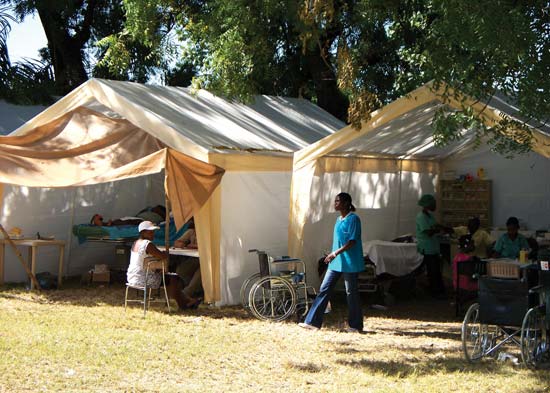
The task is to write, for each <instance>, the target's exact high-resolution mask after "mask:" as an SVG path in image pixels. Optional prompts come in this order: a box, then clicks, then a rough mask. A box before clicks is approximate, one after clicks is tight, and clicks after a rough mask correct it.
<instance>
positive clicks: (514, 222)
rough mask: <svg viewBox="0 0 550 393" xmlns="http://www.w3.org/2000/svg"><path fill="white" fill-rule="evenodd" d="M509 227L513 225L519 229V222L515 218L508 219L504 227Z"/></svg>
mask: <svg viewBox="0 0 550 393" xmlns="http://www.w3.org/2000/svg"><path fill="white" fill-rule="evenodd" d="M509 225H513V226H515V227H516V228H519V220H518V219H517V217H509V218H508V219H507V220H506V226H509Z"/></svg>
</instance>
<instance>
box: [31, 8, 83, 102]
mask: <svg viewBox="0 0 550 393" xmlns="http://www.w3.org/2000/svg"><path fill="white" fill-rule="evenodd" d="M37 11H38V15H39V16H40V20H41V22H42V26H43V27H44V32H45V33H46V38H47V39H48V48H49V50H50V55H51V58H52V65H53V68H54V73H55V83H56V87H57V92H58V93H59V94H63V95H64V94H67V93H68V92H70V91H71V90H73V89H74V88H75V87H77V86H79V85H80V84H82V83H84V82H85V81H86V80H87V79H88V75H87V74H86V70H85V69H84V56H83V47H84V43H82V40H81V39H80V37H78V36H71V35H70V34H69V32H68V31H67V28H66V23H65V22H64V20H63V19H62V18H61V17H60V16H59V14H57V13H55V11H54V12H52V11H50V10H49V9H48V7H37Z"/></svg>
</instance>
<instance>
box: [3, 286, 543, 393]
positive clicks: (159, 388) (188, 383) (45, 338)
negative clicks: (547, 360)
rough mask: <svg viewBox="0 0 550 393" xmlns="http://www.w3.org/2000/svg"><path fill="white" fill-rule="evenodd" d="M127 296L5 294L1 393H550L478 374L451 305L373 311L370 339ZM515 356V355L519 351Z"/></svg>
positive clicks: (92, 291)
mask: <svg viewBox="0 0 550 393" xmlns="http://www.w3.org/2000/svg"><path fill="white" fill-rule="evenodd" d="M123 299H124V288H123V286H112V287H109V288H97V287H93V288H92V287H91V288H76V286H75V288H73V289H71V288H69V289H63V290H60V291H44V292H43V293H40V294H37V293H29V292H27V291H25V290H24V289H22V288H17V287H15V288H14V287H11V288H8V287H3V288H0V375H1V379H0V392H46V391H48V392H51V391H62V392H78V391H92V392H94V391H98V392H258V391H261V392H278V391H285V392H286V391H287V392H302V391H303V392H309V391H311V392H547V391H550V389H549V386H550V377H549V375H550V374H549V372H548V371H531V370H528V369H525V368H524V367H522V366H515V365H513V364H511V363H510V362H499V361H495V360H492V359H488V360H484V361H482V362H480V363H478V364H474V365H470V364H468V363H466V362H465V360H464V358H463V355H462V352H461V343H460V325H461V324H460V322H459V321H457V320H456V319H455V318H454V317H453V310H452V308H451V306H450V305H449V303H448V302H446V301H436V302H435V303H434V301H432V300H429V299H422V298H420V299H409V300H401V301H399V302H398V304H397V305H396V306H393V307H391V308H390V309H389V310H386V311H377V310H373V309H370V308H367V307H365V328H366V329H367V330H368V332H369V333H368V334H363V335H359V334H352V333H344V332H342V331H341V329H342V328H343V327H344V326H345V324H344V322H345V312H346V308H345V305H343V304H340V302H336V304H335V305H334V310H333V312H332V313H331V314H330V315H329V316H328V317H327V320H326V322H327V323H326V327H325V328H324V329H322V330H321V331H318V332H312V331H307V330H303V329H300V328H299V327H298V326H297V325H296V323H295V322H294V321H292V322H291V321H288V322H283V323H268V322H261V321H258V320H255V319H252V318H251V317H249V316H248V315H247V314H246V313H245V312H244V311H243V310H242V309H240V308H239V307H226V308H221V309H218V308H213V307H208V306H201V307H200V308H199V309H197V310H193V311H185V312H176V313H172V314H168V313H166V312H165V311H164V310H163V309H160V308H158V309H155V310H152V311H151V312H149V313H148V314H147V317H146V318H143V312H142V310H140V309H139V308H138V306H134V307H133V308H131V309H129V310H128V312H126V313H125V312H124V307H123ZM516 352H517V351H516Z"/></svg>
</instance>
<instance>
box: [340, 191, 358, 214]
mask: <svg viewBox="0 0 550 393" xmlns="http://www.w3.org/2000/svg"><path fill="white" fill-rule="evenodd" d="M336 196H337V197H338V198H340V202H344V203H345V204H347V205H349V209H350V210H351V211H352V212H354V211H355V206H353V203H351V195H350V194H348V193H347V192H341V193H340V194H338V195H336Z"/></svg>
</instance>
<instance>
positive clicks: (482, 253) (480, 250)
mask: <svg viewBox="0 0 550 393" xmlns="http://www.w3.org/2000/svg"><path fill="white" fill-rule="evenodd" d="M480 226H481V222H480V221H479V218H478V217H472V218H470V219H469V220H468V226H466V227H465V226H460V227H455V228H453V230H454V234H455V235H456V236H457V237H458V238H460V237H461V236H465V235H470V236H471V238H472V241H473V244H474V246H475V248H474V249H473V251H471V255H475V256H476V257H478V258H482V259H483V258H487V257H488V256H489V254H488V251H489V248H490V247H491V245H492V244H493V242H494V240H493V238H492V237H491V235H489V234H488V233H487V232H486V231H485V230H483V229H481V228H480Z"/></svg>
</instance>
